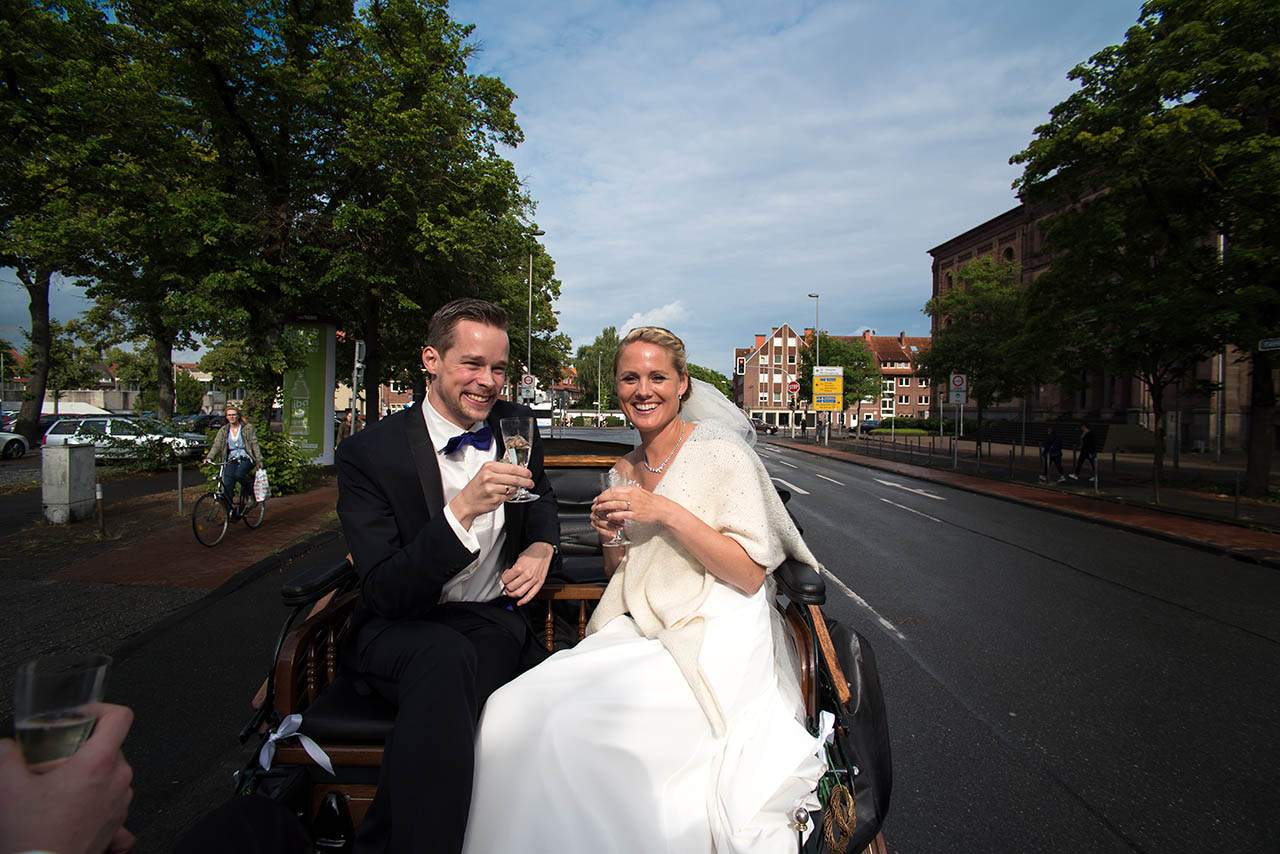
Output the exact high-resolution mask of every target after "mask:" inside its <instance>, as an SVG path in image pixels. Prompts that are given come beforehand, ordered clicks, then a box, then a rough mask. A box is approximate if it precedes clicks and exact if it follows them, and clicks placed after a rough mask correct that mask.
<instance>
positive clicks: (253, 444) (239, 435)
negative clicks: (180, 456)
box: [205, 405, 262, 507]
mask: <svg viewBox="0 0 1280 854" xmlns="http://www.w3.org/2000/svg"><path fill="white" fill-rule="evenodd" d="M224 414H225V415H226V416H227V423H226V424H223V425H222V429H221V430H219V431H218V435H217V436H215V437H214V439H213V446H212V447H210V448H209V456H208V458H207V459H205V462H206V463H211V464H212V463H213V462H215V461H216V462H225V463H226V467H225V468H223V470H222V490H223V492H224V493H226V496H227V501H228V502H231V501H233V500H234V499H235V488H236V482H237V481H239V483H240V492H241V494H242V495H247V496H248V499H249V500H248V502H247V503H246V505H245V506H246V507H252V506H253V505H254V497H253V481H252V479H251V478H250V474H251V473H252V472H254V471H257V470H258V469H260V468H262V450H261V449H260V448H259V447H258V437H257V435H256V434H255V433H254V432H253V425H252V424H250V423H248V422H247V421H243V420H241V418H240V410H239V409H238V408H236V407H235V406H231V405H228V406H227V408H226V410H225V413H224Z"/></svg>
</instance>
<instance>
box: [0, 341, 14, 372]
mask: <svg viewBox="0 0 1280 854" xmlns="http://www.w3.org/2000/svg"><path fill="white" fill-rule="evenodd" d="M16 353H17V349H16V348H15V347H14V346H13V345H12V344H10V343H9V342H8V341H6V340H5V339H3V338H0V359H3V363H2V364H0V381H3V382H13V381H14V379H16V378H17V376H18V360H17V359H16V358H14V356H15V355H16Z"/></svg>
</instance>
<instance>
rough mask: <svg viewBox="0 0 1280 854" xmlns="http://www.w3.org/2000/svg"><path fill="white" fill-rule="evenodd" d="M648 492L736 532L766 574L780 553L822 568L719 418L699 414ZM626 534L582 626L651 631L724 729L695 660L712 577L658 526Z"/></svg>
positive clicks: (755, 461) (764, 474) (765, 476)
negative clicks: (626, 625) (616, 623)
mask: <svg viewBox="0 0 1280 854" xmlns="http://www.w3.org/2000/svg"><path fill="white" fill-rule="evenodd" d="M654 493H655V494H657V495H662V496H664V497H666V498H669V499H671V500H672V501H675V502H676V503H678V504H680V505H681V506H683V507H684V508H685V509H687V510H689V511H690V512H691V513H693V514H694V515H695V516H697V517H698V518H699V519H701V520H702V521H704V522H706V523H707V524H708V525H710V526H711V527H712V528H714V529H715V530H717V531H719V532H720V533H722V534H725V535H727V536H729V537H732V538H733V539H734V540H735V541H737V542H738V543H739V544H741V545H742V548H743V549H744V550H745V551H746V553H747V555H748V556H749V557H750V558H751V559H752V560H753V561H755V562H756V563H758V564H759V565H761V566H763V567H766V568H767V571H768V572H770V573H771V572H772V571H773V569H774V567H776V566H778V565H779V564H780V563H782V561H783V560H784V559H785V558H792V559H794V560H798V561H800V562H801V563H804V564H807V565H809V566H811V567H814V568H815V569H816V570H819V571H820V570H821V566H820V565H819V564H818V561H817V559H816V558H815V557H814V556H813V553H812V552H810V551H809V547H808V546H806V545H805V543H804V540H803V539H802V538H801V536H800V532H799V531H798V530H796V526H795V523H794V522H792V521H791V517H790V516H788V515H787V511H786V508H785V507H783V504H782V500H781V499H780V498H779V497H778V492H777V490H776V488H775V487H774V485H773V481H772V480H771V479H770V477H769V473H768V471H766V470H765V467H764V464H763V463H762V462H761V461H760V458H759V457H758V456H756V453H755V451H753V450H752V449H751V448H750V447H748V446H747V444H746V443H745V442H744V441H743V440H742V439H741V438H740V437H739V436H738V435H737V434H735V433H733V432H732V431H730V430H728V429H726V428H724V427H723V426H721V425H719V424H717V423H715V422H701V423H699V424H698V425H697V426H696V428H695V429H694V430H693V431H692V432H691V433H690V434H689V438H688V439H686V440H685V443H684V446H683V447H682V448H681V449H680V452H679V453H678V454H677V455H676V458H675V459H674V460H673V461H672V462H671V467H670V468H668V469H667V473H666V474H665V475H664V476H663V478H662V480H661V481H659V482H658V486H657V488H656V489H655V490H654ZM627 535H628V537H630V539H631V545H630V546H628V547H627V554H626V556H625V557H624V558H623V561H622V563H621V564H620V565H619V566H618V568H617V570H616V571H615V572H614V574H613V578H612V579H610V581H609V585H608V587H607V588H605V591H604V595H603V596H602V597H601V599H600V604H599V605H598V606H597V608H596V610H595V614H594V615H593V616H592V618H591V622H590V624H589V625H588V626H587V631H588V633H590V632H594V631H597V630H599V629H600V628H602V627H603V626H604V625H605V624H606V623H608V622H609V621H610V620H612V619H614V618H615V617H618V616H620V615H622V614H625V613H628V612H629V613H630V614H631V617H632V619H634V620H635V623H636V626H637V627H638V628H639V629H640V631H641V632H642V633H643V634H644V636H645V637H647V638H651V639H652V638H657V639H658V640H659V641H661V642H662V645H663V646H664V647H665V648H666V650H667V651H668V652H669V653H671V657H672V658H674V659H675V661H676V664H677V665H678V666H679V668H680V671H681V673H683V674H684V676H685V678H686V679H687V680H688V681H689V685H690V687H691V688H692V689H693V693H694V696H695V697H696V698H697V700H698V704H699V705H700V706H701V707H702V710H703V712H705V713H706V716H707V720H708V721H709V722H710V723H711V727H712V730H713V731H714V732H715V734H716V735H717V736H720V735H723V734H724V730H725V720H724V715H723V713H722V711H721V709H720V703H719V702H718V700H717V699H716V697H715V694H714V692H713V691H712V689H711V685H710V683H709V682H708V681H707V679H706V678H705V677H704V676H703V674H702V671H701V668H700V667H699V664H698V656H699V653H700V652H701V650H702V638H703V633H704V630H705V626H704V618H703V617H702V616H701V615H700V614H698V608H699V607H701V605H702V603H703V602H704V601H705V600H706V598H707V595H708V594H709V593H710V592H711V585H712V584H714V583H715V578H714V577H713V576H712V575H711V573H709V572H707V571H706V570H705V569H704V568H703V566H702V564H700V563H698V561H697V560H695V559H694V557H693V556H692V555H691V554H690V553H689V552H688V551H687V550H686V549H685V548H684V547H683V546H682V545H680V543H679V541H678V540H677V539H676V538H675V536H674V535H673V534H672V533H671V532H670V531H669V530H668V529H666V528H665V527H663V526H661V525H655V524H648V525H638V524H631V525H628V527H627ZM767 581H768V582H769V583H770V584H771V583H772V579H768V580H767ZM770 589H772V587H771V588H770ZM788 678H790V679H794V678H795V676H794V675H793V674H788Z"/></svg>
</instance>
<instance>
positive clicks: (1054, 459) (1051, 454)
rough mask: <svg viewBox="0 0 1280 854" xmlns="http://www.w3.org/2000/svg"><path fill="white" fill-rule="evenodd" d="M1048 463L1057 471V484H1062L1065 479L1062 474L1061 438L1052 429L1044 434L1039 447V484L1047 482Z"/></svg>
mask: <svg viewBox="0 0 1280 854" xmlns="http://www.w3.org/2000/svg"><path fill="white" fill-rule="evenodd" d="M1050 463H1053V467H1054V468H1056V469H1057V470H1058V483H1064V482H1065V481H1066V479H1067V478H1066V475H1065V474H1063V472H1062V437H1061V436H1059V435H1058V431H1057V430H1056V429H1054V428H1053V427H1050V428H1049V432H1048V433H1047V434H1045V437H1044V442H1043V443H1041V445H1040V482H1041V483H1044V482H1046V481H1048V480H1049V464H1050Z"/></svg>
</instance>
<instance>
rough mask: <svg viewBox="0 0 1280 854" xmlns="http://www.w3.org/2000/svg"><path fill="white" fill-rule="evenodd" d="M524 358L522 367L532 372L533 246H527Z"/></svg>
mask: <svg viewBox="0 0 1280 854" xmlns="http://www.w3.org/2000/svg"><path fill="white" fill-rule="evenodd" d="M544 235H546V232H545V231H541V230H539V231H534V232H532V233H530V235H529V236H530V237H542V236H544ZM525 342H526V350H525V360H524V369H525V370H526V371H528V372H529V373H531V374H532V373H533V247H532V246H530V247H529V326H528V329H527V330H526V331H525Z"/></svg>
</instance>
